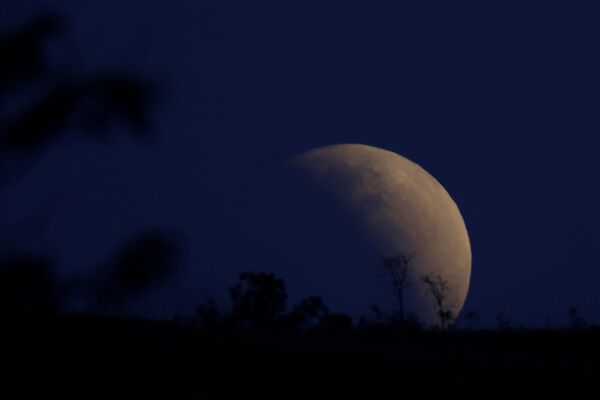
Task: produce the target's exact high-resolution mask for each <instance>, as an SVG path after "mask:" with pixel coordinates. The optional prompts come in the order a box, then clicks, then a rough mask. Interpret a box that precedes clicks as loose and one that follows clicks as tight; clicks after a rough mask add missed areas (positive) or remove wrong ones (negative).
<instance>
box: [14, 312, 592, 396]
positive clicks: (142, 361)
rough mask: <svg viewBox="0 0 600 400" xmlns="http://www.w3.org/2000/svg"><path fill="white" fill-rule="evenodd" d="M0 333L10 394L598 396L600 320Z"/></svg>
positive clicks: (29, 327) (87, 321) (52, 321)
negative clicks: (566, 325)
mask: <svg viewBox="0 0 600 400" xmlns="http://www.w3.org/2000/svg"><path fill="white" fill-rule="evenodd" d="M3 331H5V332H6V333H8V335H7V336H6V339H5V340H4V345H3V347H4V348H3V349H2V354H4V356H3V364H4V366H5V368H4V370H5V373H4V374H3V375H4V378H7V379H6V381H5V382H6V383H8V385H3V386H4V390H7V391H8V390H11V388H10V387H11V386H12V385H16V389H17V391H16V392H15V393H16V394H17V395H16V396H14V397H13V396H9V397H5V396H2V397H3V398H35V397H34V396H35V395H36V394H37V395H44V397H48V396H52V397H56V396H58V398H65V397H71V396H73V397H74V398H83V399H137V398H144V399H148V398H156V399H195V398H208V399H214V398H234V397H237V398H239V397H244V398H254V397H256V398H262V399H269V398H273V399H287V398H349V397H365V398H387V397H388V396H393V397H394V398H461V399H463V398H481V399H506V398H525V397H528V398H541V397H542V396H550V395H551V396H552V397H558V398H570V399H581V398H590V399H592V398H595V399H597V398H600V384H599V382H598V366H599V364H600V362H599V356H600V350H599V347H598V344H599V342H600V330H598V329H587V330H579V331H574V330H564V331H527V330H522V331H519V330H509V331H450V332H435V331H432V332H430V331H413V332H410V331H409V332H404V333H401V332H393V331H392V330H389V329H377V328H373V329H353V330H346V331H344V330H340V331H337V332H334V331H330V332H325V331H320V332H312V333H302V334H300V333H294V334H287V335H286V334H283V333H278V334H275V333H272V332H271V333H262V334H259V333H256V332H254V333H252V332H244V333H242V332H239V331H237V332H233V331H224V330H220V331H212V332H210V331H206V330H204V331H201V330H196V329H191V328H186V327H181V326H177V325H175V324H172V323H165V322H153V321H145V320H127V319H115V318H104V317H90V316H62V317H52V318H50V317H48V318H44V319H28V320H21V321H13V322H11V323H9V324H8V325H7V326H5V327H4V328H3Z"/></svg>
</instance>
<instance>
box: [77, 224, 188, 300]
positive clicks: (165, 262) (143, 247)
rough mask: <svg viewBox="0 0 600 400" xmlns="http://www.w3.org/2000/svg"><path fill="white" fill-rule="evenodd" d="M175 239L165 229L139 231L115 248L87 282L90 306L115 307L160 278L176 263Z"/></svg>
mask: <svg viewBox="0 0 600 400" xmlns="http://www.w3.org/2000/svg"><path fill="white" fill-rule="evenodd" d="M180 258H181V251H180V247H179V245H178V243H177V242H176V240H175V239H174V238H173V237H172V235H169V234H168V233H166V232H162V231H148V232H142V233H140V234H138V235H137V236H135V237H134V238H133V239H131V240H130V241H128V242H127V243H125V244H124V245H123V246H122V247H121V248H119V249H117V251H116V253H115V254H114V256H113V257H112V260H111V261H110V262H109V264H108V265H107V266H106V267H104V268H103V269H102V270H101V271H100V274H99V275H98V276H96V277H94V279H92V281H91V282H90V284H89V286H90V288H89V291H90V292H91V295H92V304H93V307H92V308H93V309H95V310H97V311H116V310H118V309H119V308H121V307H122V306H123V305H124V304H125V302H126V301H127V300H128V299H131V298H132V297H135V296H137V295H140V294H142V293H144V292H145V291H146V290H148V289H150V288H152V287H153V286H154V285H156V284H158V283H161V282H163V281H164V280H165V279H166V278H168V277H169V276H170V275H171V274H172V273H174V272H175V270H176V268H177V266H178V265H179V262H180Z"/></svg>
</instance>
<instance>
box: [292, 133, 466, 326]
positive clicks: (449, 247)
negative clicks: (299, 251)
mask: <svg viewBox="0 0 600 400" xmlns="http://www.w3.org/2000/svg"><path fill="white" fill-rule="evenodd" d="M291 164H292V165H293V166H296V167H299V168H300V169H301V170H302V171H305V172H307V173H308V175H309V176H310V177H311V178H312V179H311V180H313V181H315V182H316V183H317V184H318V185H319V186H320V187H321V188H323V189H325V191H326V192H328V193H330V194H331V195H333V197H334V198H335V199H337V201H338V202H339V203H340V204H341V205H342V206H343V207H345V208H346V209H347V210H348V211H349V215H350V216H351V218H353V219H354V220H355V221H356V222H357V223H358V225H359V226H361V227H362V228H361V229H362V230H364V232H365V233H366V234H367V236H368V237H369V238H370V241H371V243H372V245H374V246H375V247H376V249H377V250H378V252H379V253H380V255H381V256H382V257H392V256H395V255H406V256H412V258H411V260H410V263H409V268H408V283H409V285H408V287H407V288H406V290H405V308H406V310H407V311H408V312H410V313H411V314H413V315H415V316H416V317H417V318H418V319H419V320H420V321H421V322H423V323H425V324H429V325H436V324H438V322H439V314H438V310H439V308H437V306H436V303H435V297H434V296H433V295H432V292H431V288H430V287H429V286H428V285H426V284H425V283H424V282H423V277H425V276H429V277H431V278H433V279H438V278H439V279H441V280H443V281H445V282H446V283H447V291H446V293H445V298H444V309H445V310H449V311H451V312H452V315H453V316H455V317H457V316H458V315H459V313H460V311H461V309H462V307H463V305H464V302H465V299H466V297H467V292H468V289H469V281H470V276H471V244H470V241H469V235H468V233H467V228H466V226H465V223H464V220H463V217H462V215H461V213H460V211H459V209H458V206H457V205H456V203H455V202H454V200H453V199H452V198H451V197H450V195H449V194H448V192H447V191H446V190H445V189H444V187H443V186H442V185H441V184H440V183H439V182H438V181H437V180H436V179H435V178H434V177H433V176H431V175H430V174H429V173H427V171H425V170H424V169H423V168H421V167H420V166H419V165H417V164H416V163H414V162H412V161H410V160H408V159H407V158H405V157H402V156H401V155H399V154H396V153H393V152H391V151H387V150H383V149H379V148H376V147H372V146H367V145H361V144H339V145H333V146H327V147H321V148H317V149H314V150H310V151H307V152H305V153H302V154H300V155H298V156H296V157H294V158H292V159H291ZM382 268H383V267H382ZM380 272H381V271H380Z"/></svg>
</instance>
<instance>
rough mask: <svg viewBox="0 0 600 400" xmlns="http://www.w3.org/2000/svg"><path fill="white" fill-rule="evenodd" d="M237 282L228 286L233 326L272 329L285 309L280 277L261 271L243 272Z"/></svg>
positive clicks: (282, 284) (283, 289) (285, 295)
mask: <svg viewBox="0 0 600 400" xmlns="http://www.w3.org/2000/svg"><path fill="white" fill-rule="evenodd" d="M239 280H240V283H238V284H237V285H235V286H232V287H231V288H229V296H230V298H231V301H232V308H231V315H230V319H231V321H232V322H233V324H234V325H235V326H236V327H240V328H256V329H265V328H273V327H275V326H276V325H277V324H278V322H280V319H281V317H283V316H284V315H285V312H286V309H287V298H288V295H287V292H286V289H285V283H284V281H283V279H280V278H276V277H275V276H274V275H273V274H270V273H264V272H259V273H255V272H243V273H241V274H240V276H239Z"/></svg>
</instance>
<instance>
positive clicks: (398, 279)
mask: <svg viewBox="0 0 600 400" xmlns="http://www.w3.org/2000/svg"><path fill="white" fill-rule="evenodd" d="M412 259H413V255H410V256H408V255H405V254H397V255H395V256H391V257H384V258H383V267H384V268H385V271H386V272H387V274H388V276H389V277H390V278H391V281H392V285H393V287H394V293H395V295H396V299H397V301H398V318H399V319H400V321H405V320H406V311H405V302H404V298H405V294H406V290H407V289H408V288H409V287H410V280H409V272H410V268H409V264H410V261H411V260H412Z"/></svg>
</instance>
